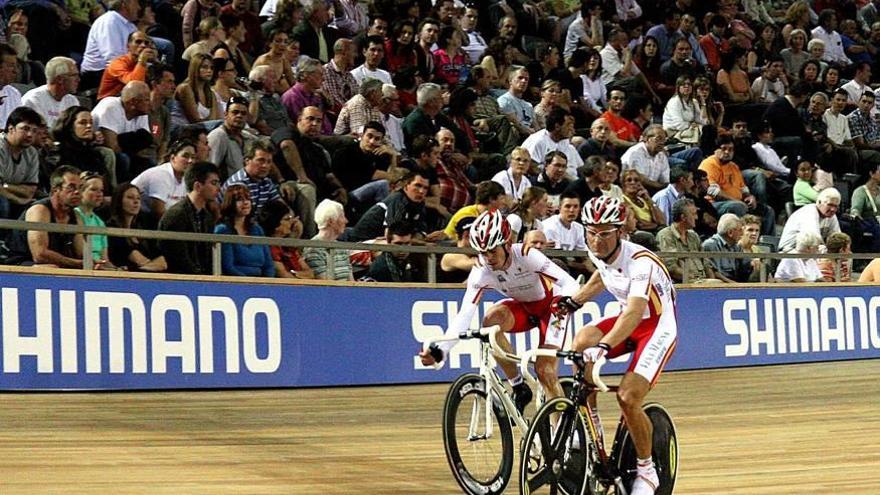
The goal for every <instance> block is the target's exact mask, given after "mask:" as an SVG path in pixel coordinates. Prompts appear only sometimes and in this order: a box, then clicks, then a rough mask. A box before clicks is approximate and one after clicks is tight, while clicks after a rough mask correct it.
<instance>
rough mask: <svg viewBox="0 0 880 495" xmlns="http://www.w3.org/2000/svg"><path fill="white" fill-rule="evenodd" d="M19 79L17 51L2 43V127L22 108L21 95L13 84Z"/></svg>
mask: <svg viewBox="0 0 880 495" xmlns="http://www.w3.org/2000/svg"><path fill="white" fill-rule="evenodd" d="M17 78H18V57H17V56H16V54H15V49H14V48H12V47H11V46H9V45H7V44H6V43H0V127H4V128H5V127H6V119H7V118H8V117H9V114H11V113H12V111H13V110H15V109H16V108H18V107H20V106H21V93H19V91H18V90H17V89H15V88H14V87H13V86H12V84H11V83H13V82H15V80H16V79H17Z"/></svg>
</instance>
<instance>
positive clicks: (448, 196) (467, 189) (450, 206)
mask: <svg viewBox="0 0 880 495" xmlns="http://www.w3.org/2000/svg"><path fill="white" fill-rule="evenodd" d="M436 137H437V141H438V142H439V143H440V147H441V148H440V159H439V160H437V165H436V172H437V182H439V184H440V192H439V195H440V204H441V205H442V206H443V207H444V208H446V210H447V211H450V212H454V211H457V210H458V209H460V208H462V207H464V206H465V205H468V204H470V203H471V201H472V199H473V198H472V196H473V195H472V194H471V192H472V191H473V190H474V184H473V182H471V180H470V178H469V177H468V175H467V168H468V165H469V163H468V162H469V159H468V157H467V156H465V155H463V154H461V153H458V152H456V151H455V134H453V133H452V131H450V130H449V129H446V128H444V129H440V131H439V132H437V136H436Z"/></svg>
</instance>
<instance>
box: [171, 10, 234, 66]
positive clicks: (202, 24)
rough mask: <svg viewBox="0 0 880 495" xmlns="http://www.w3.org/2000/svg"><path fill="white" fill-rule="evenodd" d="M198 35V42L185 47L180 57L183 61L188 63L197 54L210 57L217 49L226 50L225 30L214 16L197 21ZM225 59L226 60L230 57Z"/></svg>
mask: <svg viewBox="0 0 880 495" xmlns="http://www.w3.org/2000/svg"><path fill="white" fill-rule="evenodd" d="M198 35H199V40H198V41H196V42H195V43H193V44H191V45H189V46H188V47H186V50H184V51H183V54H182V55H181V56H180V58H181V59H183V61H185V62H189V61H190V59H192V57H193V55H196V54H198V53H205V54H208V55H210V54H213V53H214V51H215V50H217V49H221V50H224V51H225V50H226V30H224V29H223V25H222V24H220V19H218V18H217V17H216V16H210V17H205V18H204V19H202V20H201V21H199V28H198ZM227 54H228V52H227ZM225 58H226V59H227V60H228V59H229V58H231V56H230V57H225Z"/></svg>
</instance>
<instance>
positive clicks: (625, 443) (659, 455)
mask: <svg viewBox="0 0 880 495" xmlns="http://www.w3.org/2000/svg"><path fill="white" fill-rule="evenodd" d="M644 410H645V414H647V415H648V418H649V419H650V420H651V424H652V425H653V426H654V434H653V437H652V442H653V446H652V449H651V450H652V452H651V457H652V458H653V459H654V466H655V467H656V469H657V476H658V477H659V478H660V486H659V487H658V488H657V492H656V493H655V495H670V494H671V493H672V490H673V489H674V488H675V477H676V474H677V473H678V436H677V435H676V432H675V423H673V422H672V417H671V416H669V413H668V412H667V411H666V409H665V408H664V407H663V406H661V405H660V404H657V403H650V404H645V407H644ZM618 428H619V429H622V431H619V432H618V433H617V438H618V439H620V440H619V443H618V444H617V445H616V448H617V450H618V455H617V470H618V472H619V473H620V476H621V477H622V478H623V483H624V486H627V487H631V486H632V483H633V481H634V480H635V477H636V447H635V444H633V441H632V437H631V436H630V434H629V430H627V429H626V425H624V424H621V425H620V426H619V427H618Z"/></svg>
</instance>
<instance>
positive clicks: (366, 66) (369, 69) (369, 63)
mask: <svg viewBox="0 0 880 495" xmlns="http://www.w3.org/2000/svg"><path fill="white" fill-rule="evenodd" d="M363 55H364V63H363V64H361V65H360V66H358V67H356V68H355V69H353V70H352V71H351V75H352V77H354V80H355V81H357V83H358V84H363V83H364V81H365V80H367V79H378V80H380V81H382V82H383V83H385V84H391V74H389V73H388V71H386V70H383V69H380V68H379V65H380V64H381V63H382V59H383V58H384V56H385V41H384V40H383V39H382V38H381V37H379V36H370V37H368V38H367V45H366V46H365V47H364V50H363Z"/></svg>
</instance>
